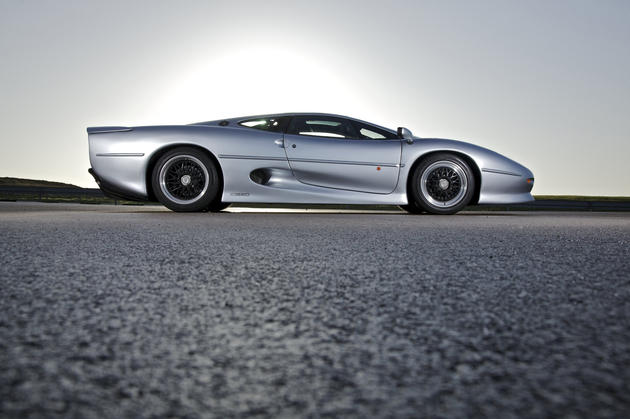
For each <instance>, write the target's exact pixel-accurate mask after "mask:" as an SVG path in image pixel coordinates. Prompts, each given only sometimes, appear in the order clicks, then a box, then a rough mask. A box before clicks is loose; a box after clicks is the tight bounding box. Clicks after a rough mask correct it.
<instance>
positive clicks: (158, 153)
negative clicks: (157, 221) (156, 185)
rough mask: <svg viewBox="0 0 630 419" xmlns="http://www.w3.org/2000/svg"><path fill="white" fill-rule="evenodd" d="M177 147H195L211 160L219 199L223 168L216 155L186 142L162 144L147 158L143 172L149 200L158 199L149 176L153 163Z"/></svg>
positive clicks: (155, 200)
mask: <svg viewBox="0 0 630 419" xmlns="http://www.w3.org/2000/svg"><path fill="white" fill-rule="evenodd" d="M179 147H187V148H194V149H197V150H199V151H201V152H202V153H204V154H206V155H207V156H208V157H209V158H210V159H211V160H212V162H213V163H214V164H215V166H216V169H217V174H218V175H219V192H218V197H219V199H221V196H223V168H222V167H221V164H219V159H217V158H216V156H215V155H214V154H213V153H212V152H211V151H210V150H208V149H207V148H205V147H201V146H198V145H195V144H188V143H177V144H169V145H167V146H164V147H162V148H160V149H158V150H156V151H155V152H154V153H153V154H152V155H151V158H150V159H149V164H148V165H147V170H146V172H145V174H144V180H145V182H146V187H147V196H148V198H149V200H150V201H153V202H157V201H158V199H157V197H156V196H155V192H154V191H153V185H152V182H151V177H152V175H153V169H154V168H155V165H156V164H157V162H158V160H160V157H162V156H163V155H164V154H166V153H168V152H169V151H171V150H174V149H176V148H179Z"/></svg>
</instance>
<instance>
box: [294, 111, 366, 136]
mask: <svg viewBox="0 0 630 419" xmlns="http://www.w3.org/2000/svg"><path fill="white" fill-rule="evenodd" d="M287 134H293V135H311V136H315V137H329V138H357V134H356V130H355V128H354V126H353V125H352V124H351V123H350V121H348V120H346V119H342V118H335V117H328V116H296V117H294V118H293V119H292V120H291V123H290V124H289V129H288V130H287Z"/></svg>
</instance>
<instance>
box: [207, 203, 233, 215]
mask: <svg viewBox="0 0 630 419" xmlns="http://www.w3.org/2000/svg"><path fill="white" fill-rule="evenodd" d="M229 206H230V202H221V201H219V202H213V203H212V204H210V206H209V207H208V211H210V212H221V211H223V210H224V209H226V208H227V207H229Z"/></svg>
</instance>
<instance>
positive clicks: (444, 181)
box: [438, 179, 450, 191]
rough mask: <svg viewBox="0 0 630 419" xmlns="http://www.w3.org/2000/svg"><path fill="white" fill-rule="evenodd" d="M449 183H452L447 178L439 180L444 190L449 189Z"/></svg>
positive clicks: (439, 184)
mask: <svg viewBox="0 0 630 419" xmlns="http://www.w3.org/2000/svg"><path fill="white" fill-rule="evenodd" d="M449 185H450V182H449V181H448V180H446V179H440V181H439V182H438V186H439V187H440V189H442V190H443V191H445V190H447V189H448V187H449Z"/></svg>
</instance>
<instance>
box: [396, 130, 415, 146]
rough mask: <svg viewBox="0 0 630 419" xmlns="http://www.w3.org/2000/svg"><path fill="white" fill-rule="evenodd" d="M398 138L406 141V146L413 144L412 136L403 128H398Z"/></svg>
mask: <svg viewBox="0 0 630 419" xmlns="http://www.w3.org/2000/svg"><path fill="white" fill-rule="evenodd" d="M398 138H400V139H401V140H406V141H407V144H413V134H412V133H411V131H409V130H408V129H407V128H405V127H398Z"/></svg>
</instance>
